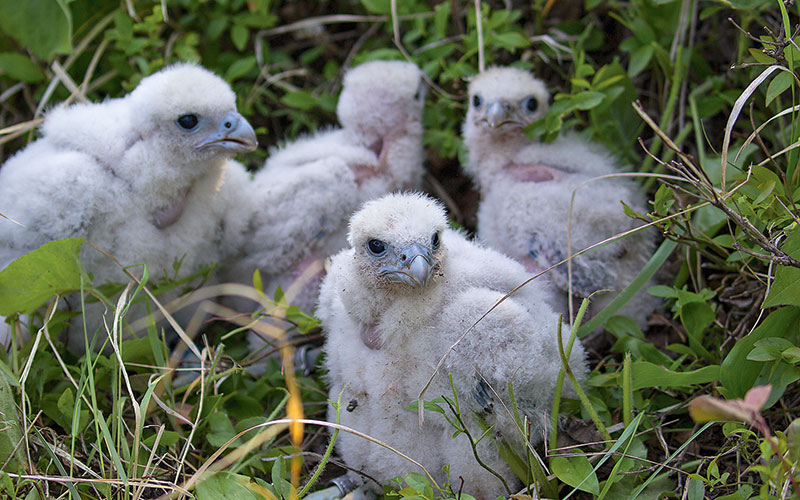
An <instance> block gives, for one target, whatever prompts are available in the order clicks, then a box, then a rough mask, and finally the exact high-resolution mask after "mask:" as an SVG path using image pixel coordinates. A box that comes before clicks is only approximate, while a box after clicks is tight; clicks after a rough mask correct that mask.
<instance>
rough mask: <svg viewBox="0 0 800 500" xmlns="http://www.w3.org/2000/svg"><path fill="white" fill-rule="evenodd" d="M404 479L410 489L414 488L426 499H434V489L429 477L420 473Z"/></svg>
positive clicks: (410, 474) (406, 476) (407, 475)
mask: <svg viewBox="0 0 800 500" xmlns="http://www.w3.org/2000/svg"><path fill="white" fill-rule="evenodd" d="M403 479H405V481H406V484H408V486H409V487H411V488H414V489H415V490H416V491H417V492H418V493H420V494H421V495H422V496H423V497H424V498H433V488H432V487H431V483H430V481H428V478H427V477H425V476H423V475H422V474H420V473H418V472H411V473H409V474H406V475H405V476H403Z"/></svg>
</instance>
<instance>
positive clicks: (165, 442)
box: [142, 431, 221, 448]
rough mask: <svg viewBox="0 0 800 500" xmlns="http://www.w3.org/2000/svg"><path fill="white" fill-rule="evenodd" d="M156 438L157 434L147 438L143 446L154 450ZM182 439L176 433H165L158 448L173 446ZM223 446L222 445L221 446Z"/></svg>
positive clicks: (162, 434)
mask: <svg viewBox="0 0 800 500" xmlns="http://www.w3.org/2000/svg"><path fill="white" fill-rule="evenodd" d="M156 436H158V433H157V432H154V433H153V434H151V435H149V436H147V437H146V438H144V439H142V444H143V445H145V446H147V447H148V448H152V446H153V445H154V444H156ZM180 438H181V435H180V434H178V433H177V432H175V431H164V432H162V433H161V439H159V441H158V446H159V447H161V446H165V447H166V446H172V445H174V444H175V443H177V442H178V441H179V440H180ZM220 446H221V445H220Z"/></svg>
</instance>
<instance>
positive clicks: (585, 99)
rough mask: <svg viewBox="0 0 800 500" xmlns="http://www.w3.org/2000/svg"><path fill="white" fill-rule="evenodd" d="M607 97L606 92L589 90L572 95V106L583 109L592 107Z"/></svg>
mask: <svg viewBox="0 0 800 500" xmlns="http://www.w3.org/2000/svg"><path fill="white" fill-rule="evenodd" d="M605 97H606V96H605V94H603V93H602V92H591V91H588V90H587V91H584V92H580V93H578V94H575V95H574V96H572V97H571V98H570V107H571V108H572V109H575V108H577V109H581V110H587V109H592V108H594V107H596V106H597V105H598V104H600V103H601V102H603V99H605Z"/></svg>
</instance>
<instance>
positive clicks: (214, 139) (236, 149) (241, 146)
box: [194, 111, 258, 153]
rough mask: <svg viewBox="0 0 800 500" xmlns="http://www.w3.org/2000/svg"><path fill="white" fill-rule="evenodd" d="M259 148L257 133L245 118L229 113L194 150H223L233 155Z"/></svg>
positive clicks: (233, 112) (235, 113)
mask: <svg viewBox="0 0 800 500" xmlns="http://www.w3.org/2000/svg"><path fill="white" fill-rule="evenodd" d="M256 147H258V141H257V140H256V133H255V131H254V130H253V127H251V126H250V123H248V122H247V120H245V118H244V116H242V115H240V114H239V113H237V112H236V111H229V112H228V114H227V115H225V118H224V119H223V120H222V122H220V124H219V126H217V129H216V130H214V131H213V132H211V133H210V134H209V135H208V137H206V138H205V139H203V140H202V141H200V142H199V143H198V144H197V145H195V147H194V149H195V150H198V149H206V148H222V149H226V150H228V151H231V152H233V153H247V152H249V151H254V150H255V149H256Z"/></svg>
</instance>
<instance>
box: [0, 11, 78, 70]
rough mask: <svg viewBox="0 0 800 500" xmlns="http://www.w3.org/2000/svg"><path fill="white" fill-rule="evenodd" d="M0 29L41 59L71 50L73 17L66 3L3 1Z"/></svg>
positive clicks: (47, 58)
mask: <svg viewBox="0 0 800 500" xmlns="http://www.w3.org/2000/svg"><path fill="white" fill-rule="evenodd" d="M0 29H2V30H3V31H4V32H5V33H6V34H7V35H9V36H10V37H11V38H14V39H15V40H17V41H18V42H19V43H20V44H21V45H23V46H24V47H25V48H27V49H30V51H31V52H33V53H34V54H35V55H36V56H37V57H39V58H41V59H45V60H48V61H49V60H51V59H52V56H53V55H55V54H68V53H70V52H71V51H72V46H71V45H70V39H71V37H72V18H71V15H70V12H69V9H68V8H67V6H66V5H65V1H64V0H25V1H24V2H20V1H19V0H0Z"/></svg>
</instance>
